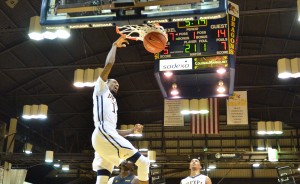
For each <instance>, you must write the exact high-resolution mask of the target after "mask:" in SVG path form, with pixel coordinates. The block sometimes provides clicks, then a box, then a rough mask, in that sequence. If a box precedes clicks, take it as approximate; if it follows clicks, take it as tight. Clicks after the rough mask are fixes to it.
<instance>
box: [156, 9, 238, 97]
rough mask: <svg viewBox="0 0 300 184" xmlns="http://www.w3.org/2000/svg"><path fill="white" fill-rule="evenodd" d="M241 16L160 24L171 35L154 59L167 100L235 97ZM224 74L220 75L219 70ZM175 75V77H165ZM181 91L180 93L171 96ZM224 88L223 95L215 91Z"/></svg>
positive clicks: (157, 78)
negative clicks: (175, 91) (167, 74)
mask: <svg viewBox="0 0 300 184" xmlns="http://www.w3.org/2000/svg"><path fill="white" fill-rule="evenodd" d="M238 24H239V18H238V15H234V14H230V13H227V14H226V15H225V16H224V17H222V18H219V19H199V20H187V21H181V22H172V23H166V24H164V23H161V26H163V27H164V29H165V30H166V33H167V35H168V42H167V44H166V47H165V49H164V50H163V51H161V52H160V53H156V54H155V55H154V57H155V64H154V67H155V77H156V80H157V81H158V84H159V87H160V89H161V91H162V94H163V96H164V97H165V98H168V99H172V98H210V97H224V96H230V95H231V94H233V89H234V75H235V55H236V50H237V43H238ZM220 68H223V70H225V73H223V74H220V73H219V72H218V69H220ZM166 72H172V73H173V75H172V77H169V78H168V77H166V76H165V73H166ZM174 84H176V85H175V86H176V88H178V91H179V94H178V95H177V96H172V94H171V93H170V91H171V90H173V89H174ZM220 85H222V86H223V87H224V90H225V91H223V93H222V94H220V92H219V91H218V90H216V88H217V87H218V86H220Z"/></svg>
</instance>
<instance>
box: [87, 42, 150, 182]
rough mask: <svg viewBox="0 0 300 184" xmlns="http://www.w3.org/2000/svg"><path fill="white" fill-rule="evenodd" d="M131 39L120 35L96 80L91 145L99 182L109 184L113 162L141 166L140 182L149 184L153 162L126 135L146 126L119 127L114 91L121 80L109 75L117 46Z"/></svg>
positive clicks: (138, 174) (114, 163) (123, 45)
mask: <svg viewBox="0 0 300 184" xmlns="http://www.w3.org/2000/svg"><path fill="white" fill-rule="evenodd" d="M125 43H127V44H128V41H127V40H125V38H123V37H120V38H119V39H118V40H117V41H115V42H114V43H113V45H112V48H111V50H110V51H109V53H108V56H107V58H106V62H105V66H104V69H103V72H102V73H101V75H100V77H99V78H98V80H97V81H96V83H95V87H94V93H93V103H94V108H93V113H94V123H95V130H94V132H93V135H92V145H93V147H94V149H95V158H94V161H93V170H94V171H96V172H97V181H96V184H107V182H108V178H109V176H110V174H111V173H112V170H113V167H114V166H119V164H120V163H121V162H122V161H123V160H129V161H131V162H133V163H135V165H136V166H138V170H137V177H138V180H139V184H149V181H148V179H149V178H148V174H149V165H150V162H149V160H148V158H147V157H144V156H143V155H141V154H140V153H139V152H138V151H137V149H136V148H134V147H133V146H132V144H131V143H130V142H129V141H128V140H127V139H125V138H124V136H126V135H128V134H130V133H133V132H134V131H141V130H142V129H143V126H142V125H140V124H136V125H135V127H134V128H133V129H129V130H117V129H116V127H117V119H118V118H117V111H118V105H117V101H116V98H115V97H114V94H116V93H117V92H118V89H119V84H118V82H117V81H116V80H115V79H108V75H109V73H110V71H111V69H112V66H113V64H114V62H115V55H116V51H117V48H120V47H126V45H125Z"/></svg>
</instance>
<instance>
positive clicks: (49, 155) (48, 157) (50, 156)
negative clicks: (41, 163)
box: [45, 150, 54, 163]
mask: <svg viewBox="0 0 300 184" xmlns="http://www.w3.org/2000/svg"><path fill="white" fill-rule="evenodd" d="M53 155H54V152H53V151H49V150H47V151H46V155H45V162H47V163H51V162H53Z"/></svg>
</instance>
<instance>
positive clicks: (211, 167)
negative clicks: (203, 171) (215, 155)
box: [208, 162, 217, 169]
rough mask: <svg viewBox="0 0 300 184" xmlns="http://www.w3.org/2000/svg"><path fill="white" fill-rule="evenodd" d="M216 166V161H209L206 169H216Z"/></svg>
mask: <svg viewBox="0 0 300 184" xmlns="http://www.w3.org/2000/svg"><path fill="white" fill-rule="evenodd" d="M216 168H217V165H216V163H214V162H213V163H209V165H208V169H216Z"/></svg>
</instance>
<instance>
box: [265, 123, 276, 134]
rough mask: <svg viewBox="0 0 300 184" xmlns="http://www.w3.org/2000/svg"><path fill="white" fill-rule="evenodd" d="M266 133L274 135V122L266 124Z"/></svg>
mask: <svg viewBox="0 0 300 184" xmlns="http://www.w3.org/2000/svg"><path fill="white" fill-rule="evenodd" d="M266 133H267V134H274V122H273V121H267V122H266Z"/></svg>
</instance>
